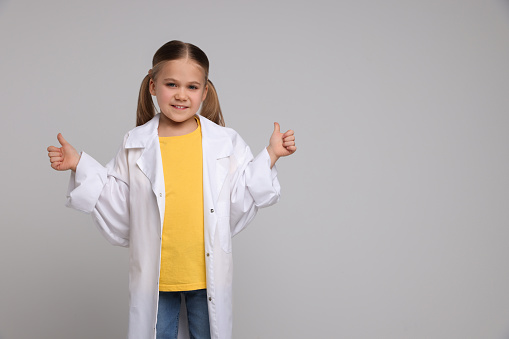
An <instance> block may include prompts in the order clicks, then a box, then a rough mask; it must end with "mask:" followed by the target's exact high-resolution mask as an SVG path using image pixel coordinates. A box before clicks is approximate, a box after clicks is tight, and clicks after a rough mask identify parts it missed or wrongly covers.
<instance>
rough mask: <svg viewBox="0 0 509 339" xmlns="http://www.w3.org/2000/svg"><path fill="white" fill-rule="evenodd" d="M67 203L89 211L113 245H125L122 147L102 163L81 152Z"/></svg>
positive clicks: (126, 225) (124, 160) (125, 178)
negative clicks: (115, 154)
mask: <svg viewBox="0 0 509 339" xmlns="http://www.w3.org/2000/svg"><path fill="white" fill-rule="evenodd" d="M66 206H67V207H71V208H74V209H76V210H79V211H82V212H85V213H90V214H91V215H92V218H93V219H94V221H95V223H96V224H97V226H98V228H99V231H100V232H101V233H102V234H103V236H104V237H105V238H106V239H107V240H108V241H109V242H110V243H111V244H113V245H117V246H124V247H128V246H129V184H128V173H127V156H126V150H125V149H124V148H123V147H122V148H121V149H120V151H119V152H118V154H117V156H116V157H115V158H114V159H113V160H111V161H110V162H109V163H108V164H107V165H106V166H105V167H104V166H102V165H101V164H100V163H98V162H97V161H96V160H95V159H94V158H92V157H91V156H90V155H88V154H87V153H85V152H82V154H81V158H80V161H79V163H78V166H77V168H76V172H72V173H71V178H70V180H69V187H68V192H67V204H66Z"/></svg>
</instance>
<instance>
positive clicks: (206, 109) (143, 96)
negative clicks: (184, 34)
mask: <svg viewBox="0 0 509 339" xmlns="http://www.w3.org/2000/svg"><path fill="white" fill-rule="evenodd" d="M183 58H184V59H185V58H189V59H191V60H193V61H195V62H196V63H197V64H198V65H200V66H201V68H203V71H204V73H205V81H206V83H207V85H208V92H207V97H206V98H205V100H204V101H203V103H202V105H201V111H200V114H201V115H202V116H204V117H205V118H207V119H209V120H212V121H213V122H215V123H216V124H218V125H221V126H224V119H223V114H222V113H221V106H220V105H219V99H218V97H217V91H216V88H215V87H214V85H213V84H212V82H211V81H210V80H209V59H208V58H207V55H205V53H204V52H203V51H202V50H201V49H200V48H198V47H196V46H195V45H193V44H190V43H186V42H182V41H178V40H172V41H170V42H167V43H165V44H164V45H162V46H161V47H160V48H159V49H158V50H157V52H156V53H155V54H154V58H153V59H152V72H150V74H147V75H146V76H145V78H144V79H143V81H142V82H141V86H140V94H139V96H138V109H137V110H136V126H140V125H143V124H144V123H146V122H147V121H149V120H150V119H152V118H153V117H154V115H155V113H156V110H155V106H154V102H153V101H152V96H151V94H150V90H149V84H150V79H151V78H152V79H155V78H156V77H157V73H158V72H159V71H160V70H161V67H162V65H163V64H164V63H165V62H166V61H170V60H178V59H183Z"/></svg>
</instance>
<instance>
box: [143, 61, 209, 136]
mask: <svg viewBox="0 0 509 339" xmlns="http://www.w3.org/2000/svg"><path fill="white" fill-rule="evenodd" d="M149 88H150V94H152V95H153V96H155V97H156V99H157V104H158V105H159V108H160V109H161V113H162V115H163V116H164V117H162V118H163V119H164V120H165V121H166V122H168V123H170V124H172V125H174V126H176V127H178V126H182V125H187V124H190V122H193V123H194V115H195V114H196V112H197V111H198V109H199V108H200V105H201V103H202V101H203V100H205V97H206V96H207V90H208V86H207V85H206V84H205V73H204V71H203V69H202V68H201V67H200V66H199V65H198V64H197V63H196V62H194V61H192V60H190V59H178V60H171V61H167V62H166V63H165V64H164V65H163V66H162V68H161V70H160V71H159V72H158V74H157V77H156V79H151V80H150V84H149ZM166 118H167V119H166Z"/></svg>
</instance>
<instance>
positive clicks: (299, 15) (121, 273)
mask: <svg viewBox="0 0 509 339" xmlns="http://www.w3.org/2000/svg"><path fill="white" fill-rule="evenodd" d="M172 39H181V40H184V41H188V42H192V43H194V44H196V45H198V46H200V47H201V48H202V49H203V50H204V51H205V52H206V53H207V54H208V56H209V59H210V61H211V74H210V76H211V79H212V81H214V83H215V84H216V86H217V88H218V92H219V97H220V100H221V104H222V107H223V112H224V115H225V119H226V122H227V125H228V126H230V127H233V128H234V129H236V130H237V131H238V132H239V133H240V134H241V135H242V136H243V137H244V139H245V140H246V141H247V142H248V143H249V144H250V145H251V146H252V149H253V152H255V153H257V152H258V151H260V150H261V149H262V148H263V147H264V146H265V145H266V144H267V142H268V138H269V136H270V134H271V132H272V123H273V121H278V122H279V123H280V124H281V127H282V128H283V129H285V130H286V129H288V128H292V129H294V130H295V131H296V137H297V144H298V147H299V150H298V151H297V153H296V154H295V155H294V156H292V157H290V158H287V159H282V160H280V161H279V162H278V165H277V166H278V170H279V177H280V181H281V185H282V199H281V201H280V203H279V204H277V205H275V206H273V207H271V208H269V209H265V210H262V211H261V212H260V213H259V215H258V216H257V218H256V219H255V221H254V222H253V223H252V224H251V225H250V227H249V228H248V229H247V230H246V231H244V232H243V233H242V234H240V235H239V236H238V237H236V238H235V241H234V252H235V265H236V266H235V290H234V297H235V305H234V307H235V321H234V337H235V338H247V339H251V338H391V339H392V338H401V339H405V338H444V339H445V338H447V339H450V338H462V339H464V338H497V339H498V338H508V337H509V265H508V263H509V152H508V146H509V67H508V61H509V3H508V2H507V1H503V0H489V1H481V0H479V1H474V0H463V1H460V0H457V1H453V0H431V1H403V0H389V1H375V0H371V1H323V0H316V1H310V2H303V1H266V0H258V1H250V2H248V1H230V2H216V1H198V2H196V1H178V2H177V1H143V2H142V1H138V2H134V1H98V0H92V1H74V0H73V1H69V0H61V1H56V0H49V1H35V0H32V1H0V45H1V48H0V60H1V61H0V96H1V100H0V110H1V114H2V122H1V124H0V126H1V127H0V128H1V133H0V138H1V139H0V141H1V143H0V144H1V146H2V152H1V154H2V166H1V171H2V172H1V173H2V194H1V198H0V199H1V214H0V218H1V219H0V221H1V228H0V272H1V273H0V338H2V339H16V338H40V339H44V338H48V339H60V338H62V339H64V338H65V339H66V338H73V339H80V338H87V339H88V338H123V337H125V334H126V332H127V315H128V308H127V307H128V304H127V303H128V300H127V298H128V295H127V288H128V286H127V270H128V267H127V259H128V258H127V253H128V252H127V250H126V249H122V248H117V247H113V246H110V245H109V244H108V243H107V242H106V241H105V240H104V239H103V238H102V237H101V236H100V234H99V232H98V231H97V230H96V229H95V227H94V225H93V222H92V220H91V218H90V217H89V216H87V215H85V214H81V213H79V212H75V211H72V210H70V209H67V208H65V207H64V202H65V193H66V188H67V180H68V174H67V173H57V172H55V171H53V170H52V169H51V168H50V166H49V162H48V158H47V154H46V147H47V146H48V145H51V144H53V145H55V144H57V141H56V134H57V133H58V132H62V133H63V135H64V137H66V138H67V140H68V141H69V142H71V143H72V144H73V145H74V146H75V147H76V148H78V149H80V150H86V151H87V152H88V153H90V154H92V155H94V156H95V157H96V158H97V159H98V160H99V161H101V162H102V163H106V162H107V161H108V160H109V159H110V158H111V157H113V156H114V154H115V152H116V150H117V148H118V146H119V145H120V142H121V138H122V136H123V134H124V133H125V132H126V131H127V130H129V129H131V128H132V127H133V126H134V122H135V109H136V100H137V93H138V88H139V85H140V82H141V79H142V78H143V76H144V75H145V74H146V72H147V70H148V69H149V68H150V62H151V58H152V56H153V54H154V52H155V51H156V50H157V48H158V47H159V46H161V45H162V44H163V43H165V42H166V41H169V40H172Z"/></svg>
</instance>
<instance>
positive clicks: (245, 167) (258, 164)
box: [230, 136, 281, 236]
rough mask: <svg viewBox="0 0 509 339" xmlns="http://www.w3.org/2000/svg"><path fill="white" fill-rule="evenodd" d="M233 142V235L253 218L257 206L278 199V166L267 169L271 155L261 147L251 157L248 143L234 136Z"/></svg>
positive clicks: (231, 215)
mask: <svg viewBox="0 0 509 339" xmlns="http://www.w3.org/2000/svg"><path fill="white" fill-rule="evenodd" d="M237 139H238V140H237V141H236V142H235V143H234V156H233V158H234V159H233V161H234V163H235V166H234V168H235V171H234V173H233V175H232V177H231V194H230V197H231V200H230V227H231V229H230V231H231V235H232V236H234V235H236V234H237V233H239V232H240V231H242V230H243V229H244V228H245V227H246V226H247V225H248V224H249V222H250V221H251V220H252V219H253V218H254V216H255V215H256V212H257V211H258V209H259V208H262V207H268V206H271V205H273V204H275V203H276V202H278V201H279V197H280V193H281V187H280V185H279V181H278V178H277V169H276V166H275V165H274V166H273V167H272V168H270V163H271V160H270V156H269V153H268V151H267V149H266V148H264V149H263V150H262V151H261V152H260V153H259V154H258V155H257V156H256V157H253V154H252V153H251V150H250V149H249V146H247V144H246V143H245V142H244V141H243V140H242V139H241V138H240V136H237Z"/></svg>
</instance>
